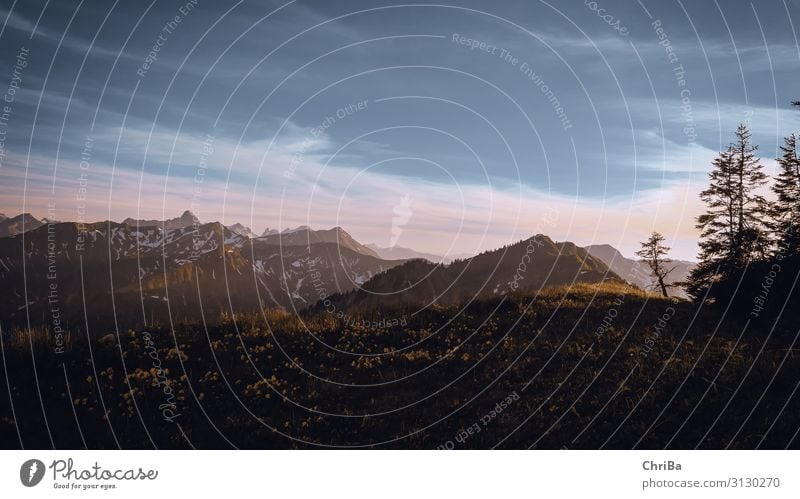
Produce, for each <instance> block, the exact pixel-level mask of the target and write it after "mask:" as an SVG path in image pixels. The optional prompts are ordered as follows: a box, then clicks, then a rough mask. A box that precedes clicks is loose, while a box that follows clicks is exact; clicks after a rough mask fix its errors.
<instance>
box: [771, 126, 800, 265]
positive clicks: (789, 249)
mask: <svg viewBox="0 0 800 499" xmlns="http://www.w3.org/2000/svg"><path fill="white" fill-rule="evenodd" d="M781 151H783V156H781V157H780V158H778V166H780V170H781V171H780V173H779V174H778V176H777V177H776V178H775V184H774V185H773V186H772V190H773V192H774V193H775V196H776V201H775V202H774V203H773V205H772V210H771V215H772V220H773V222H772V230H773V232H774V234H775V238H776V243H777V245H778V247H779V248H781V249H782V251H783V252H785V253H786V254H788V255H797V254H800V231H798V227H799V226H800V158H798V156H797V137H796V136H795V135H794V134H792V135H790V136H788V137H786V138H785V139H784V145H783V146H782V147H781Z"/></svg>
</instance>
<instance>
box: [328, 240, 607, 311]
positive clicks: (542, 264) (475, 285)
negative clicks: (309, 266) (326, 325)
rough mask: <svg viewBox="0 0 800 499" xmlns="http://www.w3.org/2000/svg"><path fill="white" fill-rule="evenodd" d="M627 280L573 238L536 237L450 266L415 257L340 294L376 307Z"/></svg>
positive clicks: (343, 300) (342, 300) (341, 300)
mask: <svg viewBox="0 0 800 499" xmlns="http://www.w3.org/2000/svg"><path fill="white" fill-rule="evenodd" d="M607 280H611V281H617V282H622V280H621V279H620V278H619V277H618V276H617V275H616V274H615V273H613V272H611V271H610V270H609V269H608V267H607V266H606V264H605V263H603V262H602V261H601V260H600V259H597V258H594V257H592V256H591V255H590V254H589V253H588V252H587V251H586V250H585V249H583V248H580V247H578V246H575V244H573V243H570V242H563V243H556V242H553V240H551V239H550V238H549V237H547V236H544V235H537V236H534V237H532V238H530V239H527V240H523V241H520V242H518V243H515V244H512V245H510V246H507V247H504V248H500V249H497V250H493V251H487V252H484V253H481V254H479V255H477V256H475V257H473V258H469V259H466V260H459V261H456V262H454V263H452V264H450V265H447V266H442V265H435V264H432V263H430V262H428V261H425V260H421V259H419V260H411V261H408V262H406V263H405V264H403V265H401V266H399V267H395V268H393V269H391V270H389V271H387V272H385V273H383V274H379V275H377V276H376V277H374V278H373V279H372V280H370V281H369V282H367V283H366V284H365V285H364V286H362V287H361V289H359V290H357V291H354V292H351V293H348V294H346V295H343V296H337V297H336V302H337V304H339V305H340V306H341V307H348V308H358V309H371V308H385V307H405V306H408V307H419V306H424V305H427V304H433V303H435V304H437V305H443V306H448V305H455V304H460V303H464V302H467V301H469V300H471V299H473V298H490V297H497V296H502V295H505V294H508V293H536V292H537V291H539V290H541V289H542V288H544V287H548V286H561V285H570V284H573V283H596V282H603V281H607Z"/></svg>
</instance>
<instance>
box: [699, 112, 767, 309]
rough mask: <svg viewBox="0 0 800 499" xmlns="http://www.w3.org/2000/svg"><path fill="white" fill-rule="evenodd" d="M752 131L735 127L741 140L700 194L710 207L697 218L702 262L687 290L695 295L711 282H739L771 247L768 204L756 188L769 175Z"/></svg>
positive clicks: (723, 155)
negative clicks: (751, 135)
mask: <svg viewBox="0 0 800 499" xmlns="http://www.w3.org/2000/svg"><path fill="white" fill-rule="evenodd" d="M757 148H758V146H756V145H754V144H752V142H751V140H750V131H749V130H748V129H747V127H746V126H744V125H739V128H737V130H736V141H735V142H734V143H732V144H731V145H730V146H729V147H728V149H727V150H725V151H723V152H721V153H720V155H719V156H718V157H717V158H716V159H715V160H714V162H713V165H712V166H713V167H712V170H711V172H710V173H709V180H710V185H709V187H708V188H707V189H706V190H704V191H703V192H701V193H700V198H701V199H702V200H703V201H704V202H705V203H706V205H707V206H708V211H707V212H706V213H704V214H702V215H700V216H699V217H698V219H697V228H698V229H700V243H699V245H700V262H699V263H698V265H697V267H695V269H694V270H693V271H692V274H691V276H690V277H689V283H688V286H687V290H688V292H689V294H691V295H692V296H694V297H695V298H699V297H701V296H703V295H704V294H705V292H706V291H707V290H708V288H709V286H712V285H717V287H718V289H719V287H723V288H725V287H727V286H726V285H727V284H732V283H735V282H736V280H738V278H739V277H740V276H741V274H742V272H743V271H744V269H745V268H746V267H747V265H748V264H750V263H751V262H753V261H756V260H759V259H763V258H765V257H766V255H767V253H768V251H769V244H770V242H769V238H768V237H767V235H768V231H767V230H766V229H765V222H766V220H767V211H768V210H767V203H766V200H765V199H764V197H763V196H761V195H760V194H758V193H757V189H758V188H759V187H761V186H762V185H764V184H765V183H766V181H767V176H766V175H765V174H764V172H763V171H762V170H763V166H762V165H761V163H760V162H759V159H758V158H757V157H756V156H755V151H756V150H757Z"/></svg>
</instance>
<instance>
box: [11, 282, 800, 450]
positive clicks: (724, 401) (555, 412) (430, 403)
mask: <svg viewBox="0 0 800 499" xmlns="http://www.w3.org/2000/svg"><path fill="white" fill-rule="evenodd" d="M795 303H796V301H795ZM337 313H338V311H332V310H324V309H323V310H317V311H316V312H309V313H306V314H305V315H302V316H300V317H297V316H294V315H290V314H288V313H285V312H279V311H267V312H265V313H264V314H263V315H256V314H254V315H241V316H237V317H221V318H219V319H216V318H215V320H214V322H213V324H211V323H209V324H208V325H207V326H204V325H203V324H202V323H198V324H186V325H184V324H180V325H178V324H176V325H175V326H174V331H172V330H171V328H170V327H168V326H166V325H162V326H160V327H152V328H149V329H148V330H147V331H141V330H140V331H127V332H122V333H120V334H119V335H116V334H110V335H108V336H104V337H101V338H98V339H94V340H92V341H91V342H87V341H86V340H85V339H84V338H76V337H68V338H67V342H66V348H65V352H64V353H61V354H59V353H55V351H54V346H53V343H52V339H51V338H50V337H49V336H47V335H45V334H43V333H36V332H34V333H33V334H29V333H28V332H27V331H25V332H23V331H12V332H3V336H2V341H3V343H2V360H3V367H2V369H3V371H2V378H3V383H2V387H1V388H2V396H0V438H1V440H0V441H2V442H3V447H6V448H19V447H24V448H51V447H56V448H60V449H63V448H83V447H89V448H117V447H124V448H153V447H158V448H191V447H195V448H229V447H238V448H287V447H289V448H293V447H301V448H302V447H319V446H322V447H354V446H359V447H360V446H376V447H391V448H454V449H462V448H492V447H498V448H528V447H535V448H577V449H580V448H589V449H594V448H617V449H629V448H665V447H668V448H695V447H699V448H715V449H716V448H728V447H729V448H742V449H752V448H786V447H790V448H796V447H798V446H800V445H799V444H798V442H799V441H800V439H798V438H797V431H798V427H799V426H800V416H798V414H800V396H798V394H797V393H796V390H797V387H798V381H800V356H799V355H798V353H800V352H798V351H797V348H796V346H797V345H796V343H795V342H796V337H797V332H798V329H797V318H796V315H797V312H796V308H794V309H791V307H790V308H787V309H786V310H785V311H784V313H783V314H782V315H781V319H779V320H777V321H775V320H763V321H760V322H750V323H748V322H747V321H746V320H744V319H742V320H732V319H729V318H727V316H726V315H725V311H724V310H711V309H707V308H704V309H701V310H699V311H698V310H697V307H696V306H695V305H693V304H691V303H689V302H685V301H672V300H666V299H660V298H655V297H653V296H652V295H650V296H648V295H646V294H645V293H643V292H640V291H637V290H634V289H632V288H629V287H627V286H625V285H622V284H613V283H606V284H603V285H596V284H584V285H578V286H574V287H572V288H571V289H568V288H553V289H549V290H547V291H545V292H544V293H543V294H539V296H538V297H536V298H535V299H533V298H532V297H531V296H522V295H520V296H510V297H505V298H495V299H486V300H481V301H476V302H472V303H470V304H468V305H467V306H465V307H464V308H463V310H462V309H461V308H459V307H453V308H437V309H430V308H429V309H426V310H423V311H421V312H417V313H416V314H413V315H412V314H411V313H409V312H407V311H404V310H402V309H399V310H396V311H394V312H384V314H383V315H381V316H376V315H370V314H368V313H364V315H359V316H358V317H354V316H348V315H345V316H343V317H341V318H337V316H336V314H337ZM364 320H367V321H369V324H365V323H364V322H363V321H364ZM9 396H10V398H9Z"/></svg>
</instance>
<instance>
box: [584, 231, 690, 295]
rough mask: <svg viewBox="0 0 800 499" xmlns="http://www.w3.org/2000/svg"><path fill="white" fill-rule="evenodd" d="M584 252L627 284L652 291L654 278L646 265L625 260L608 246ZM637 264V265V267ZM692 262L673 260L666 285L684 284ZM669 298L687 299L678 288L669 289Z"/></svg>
mask: <svg viewBox="0 0 800 499" xmlns="http://www.w3.org/2000/svg"><path fill="white" fill-rule="evenodd" d="M586 250H587V251H588V252H589V253H590V254H591V255H593V256H595V257H597V258H599V259H601V260H603V262H605V264H606V265H608V267H609V268H610V269H611V270H612V271H614V273H616V274H617V275H619V276H620V277H622V278H623V279H625V280H626V281H627V282H629V283H631V284H633V285H634V286H637V287H639V288H642V289H646V290H652V289H653V286H654V284H655V277H654V276H653V273H652V272H651V271H650V268H649V267H648V266H647V264H646V263H644V262H642V261H638V260H634V259H632V258H625V257H624V256H623V255H622V253H620V252H619V250H617V249H616V248H614V247H613V246H611V245H610V244H593V245H590V246H587V247H586ZM637 263H638V265H637ZM694 266H695V263H694V262H688V261H686V260H673V261H672V263H670V264H669V265H668V267H675V270H674V271H672V272H671V273H670V274H669V276H668V278H667V284H675V283H679V282H684V281H686V279H687V278H688V277H689V273H690V272H691V271H692V269H693V268H694ZM667 291H668V292H669V295H670V296H675V297H679V298H688V295H687V294H686V291H685V290H684V289H683V288H682V287H679V286H673V287H670V288H669V289H668V290H667Z"/></svg>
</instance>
